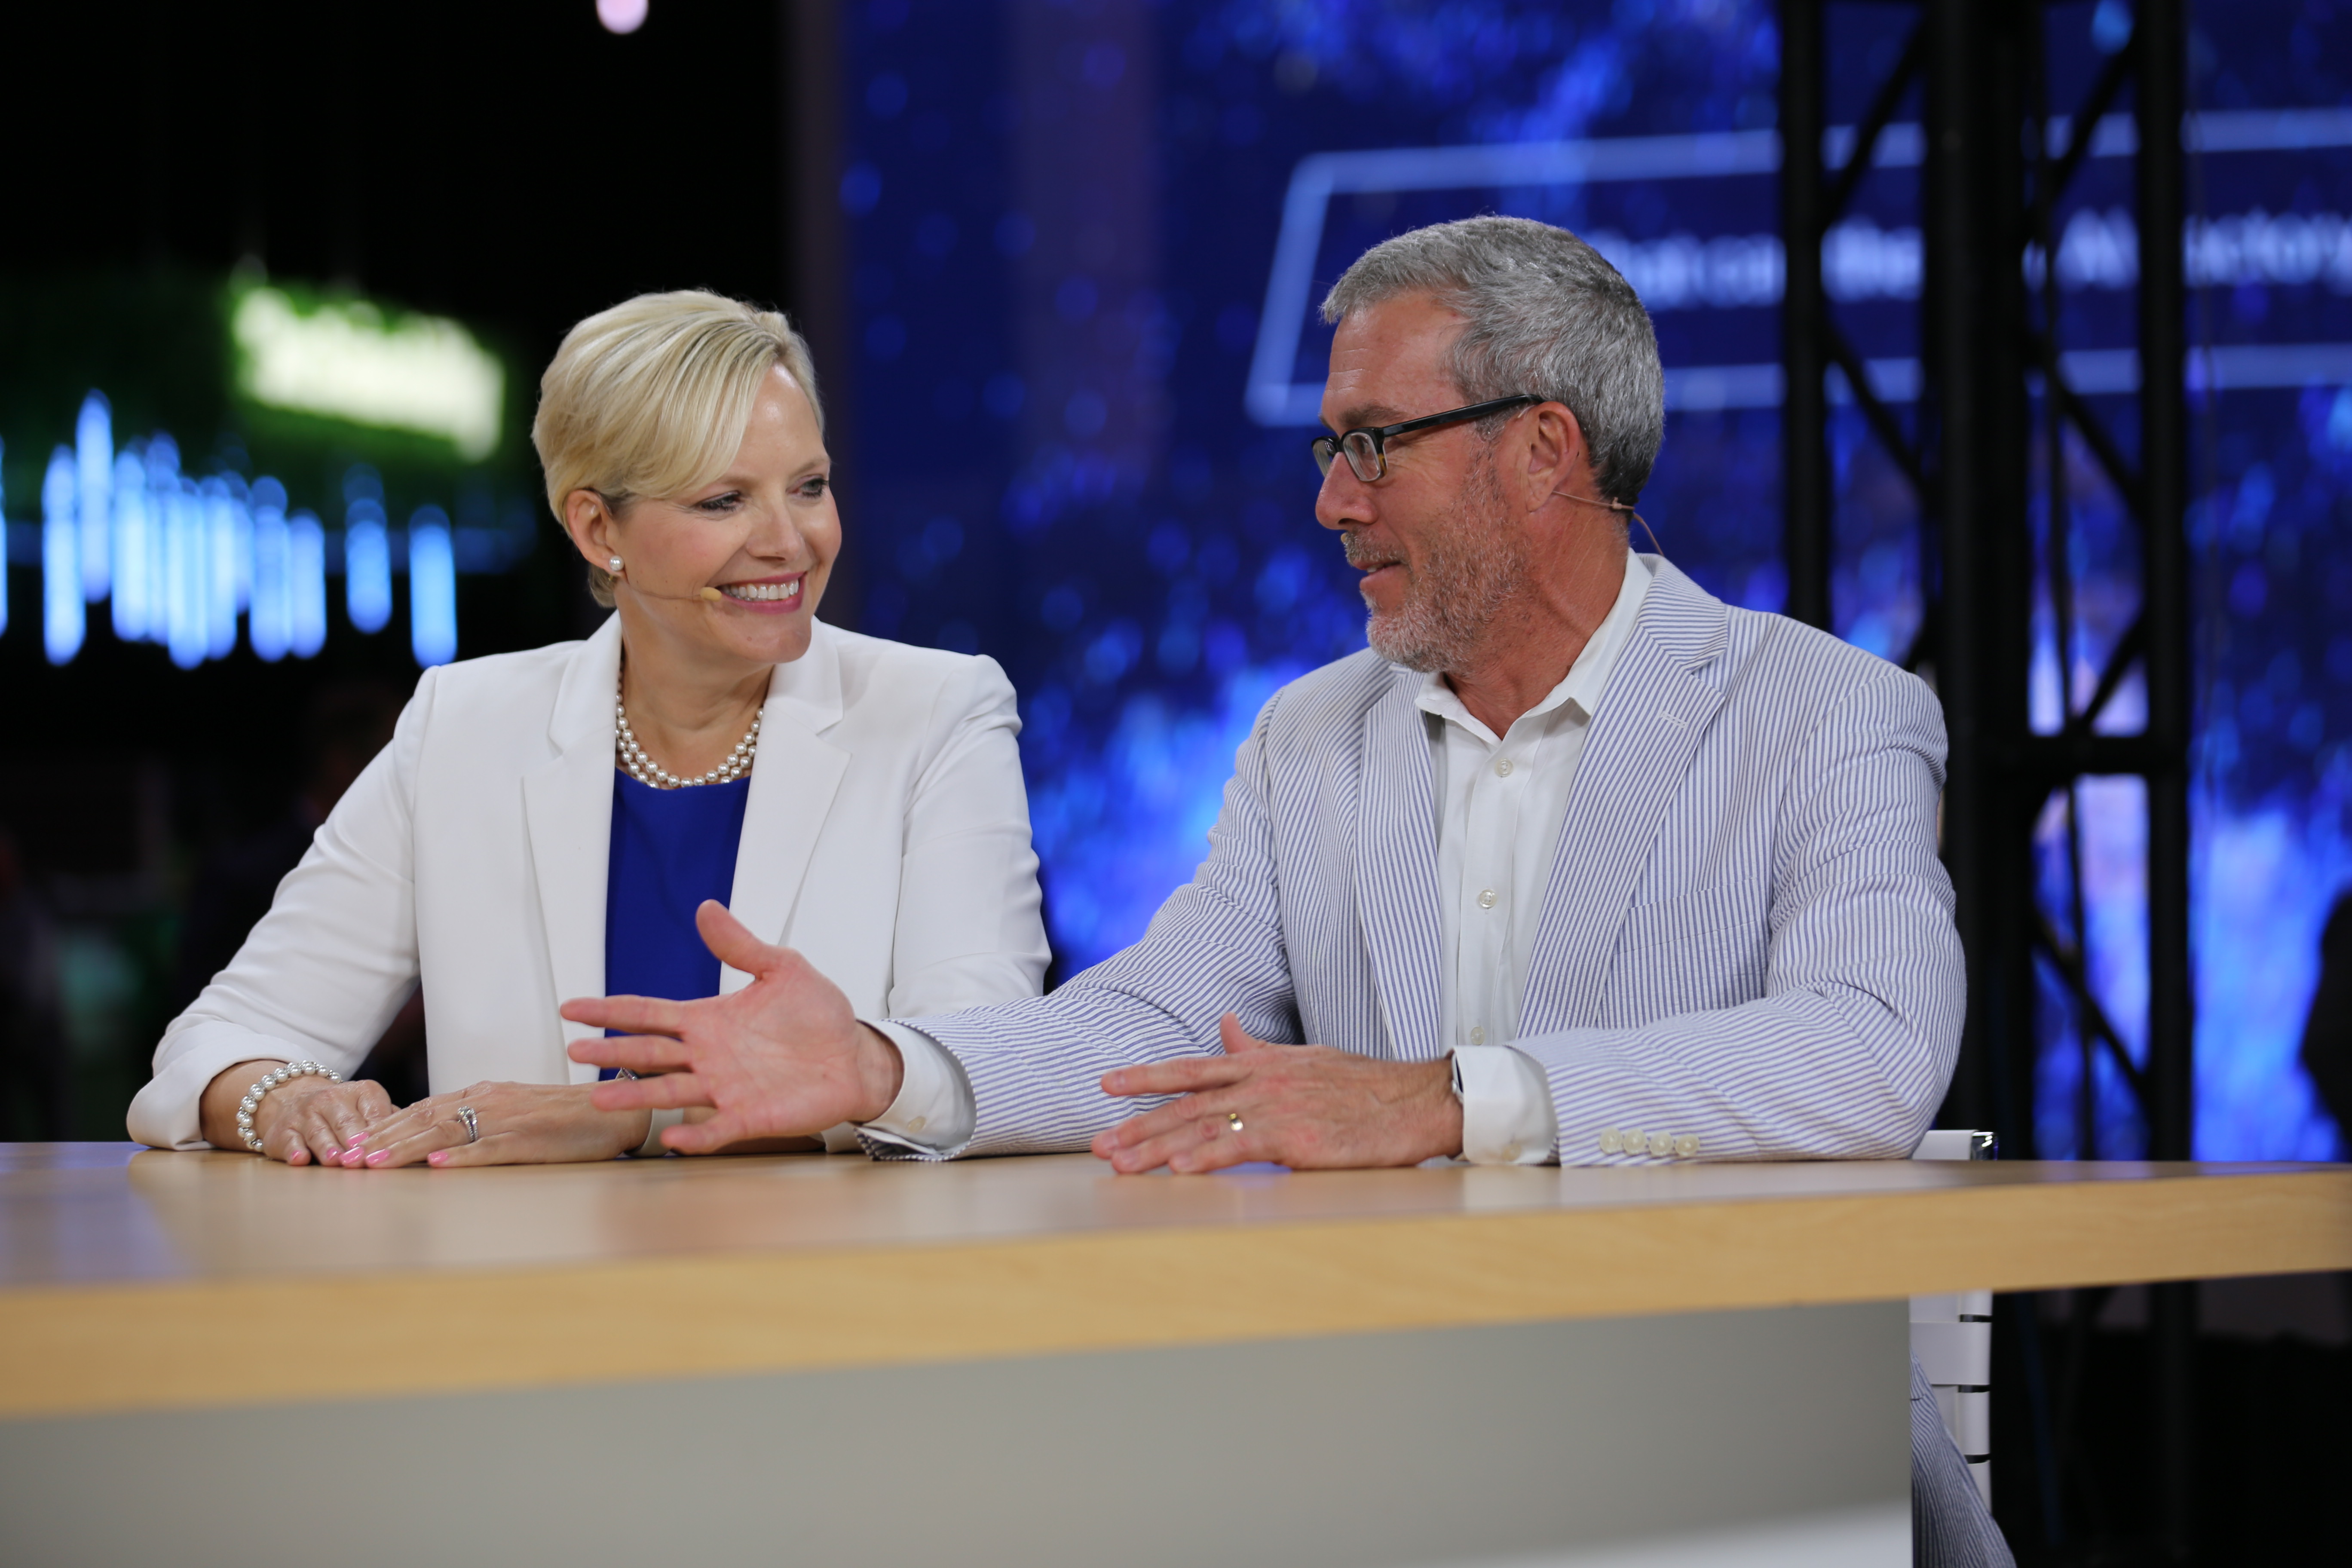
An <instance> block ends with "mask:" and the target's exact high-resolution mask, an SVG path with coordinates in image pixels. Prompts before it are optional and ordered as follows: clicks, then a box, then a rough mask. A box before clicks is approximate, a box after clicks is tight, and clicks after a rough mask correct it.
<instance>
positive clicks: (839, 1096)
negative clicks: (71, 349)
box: [562, 899, 906, 1154]
mask: <svg viewBox="0 0 2352 1568" xmlns="http://www.w3.org/2000/svg"><path fill="white" fill-rule="evenodd" d="M694 923H695V927H696V929H697V930H698V931H701V933H702V940H703V942H704V943H705V944H706V945H708V946H709V949H710V951H711V952H714V953H717V954H718V955H719V962H720V963H727V964H731V965H733V966H734V967H735V968H737V969H740V970H741V971H743V972H744V973H747V974H749V975H751V984H749V985H746V986H745V987H744V988H743V989H742V990H740V991H738V992H736V993H735V994H733V995H731V996H711V997H706V998H704V999H703V1000H701V1001H698V1002H664V1001H660V1000H657V999H656V998H654V997H650V996H604V997H583V998H582V999H580V1000H577V1001H572V1002H566V1003H565V1004H564V1005H563V1008H562V1012H563V1016H565V1017H566V1018H569V1019H571V1020H572V1022H573V1023H575V1024H589V1025H593V1026H595V1027H597V1028H600V1029H625V1030H626V1031H628V1033H626V1034H624V1035H615V1036H611V1037H604V1038H601V1039H587V1040H575V1041H573V1042H572V1051H571V1054H572V1060H573V1061H576V1062H589V1063H593V1065H595V1066H597V1067H600V1068H628V1069H629V1070H630V1071H632V1072H635V1073H638V1074H640V1075H643V1076H640V1077H639V1078H637V1079H635V1080H631V1079H614V1081H612V1082H610V1083H601V1084H598V1085H597V1086H596V1091H595V1093H594V1095H593V1097H592V1098H593V1101H594V1103H595V1106H596V1109H597V1110H667V1109H669V1108H671V1107H674V1106H697V1105H707V1106H710V1107H713V1108H715V1109H716V1110H718V1112H719V1114H718V1115H716V1116H713V1117H712V1118H710V1119H709V1121H699V1122H692V1123H682V1124H680V1125H678V1126H676V1127H673V1128H671V1129H669V1130H668V1131H666V1132H664V1133H663V1134H662V1142H664V1143H665V1144H667V1146H668V1147H670V1148H672V1149H675V1150H677V1152H679V1153H681V1154H707V1153H709V1152H711V1151H713V1150H715V1149H721V1148H724V1147H725V1146H726V1145H728V1144H730V1143H734V1142H740V1141H741V1140H743V1139H747V1138H797V1137H807V1136H810V1135H813V1134H815V1133H819V1132H823V1131H824V1130H825V1129H826V1128H828V1127H833V1126H835V1125H837V1124H839V1123H841V1122H844V1121H873V1120H874V1119H875V1118H876V1117H877V1116H880V1115H881V1114H882V1113H883V1112H884V1111H886V1110H889V1109H890V1102H891V1101H892V1100H896V1099H898V1085H899V1082H900V1080H901V1079H902V1078H903V1077H904V1075H905V1071H906V1068H905V1064H904V1063H903V1062H901V1061H900V1060H899V1058H898V1047H895V1046H893V1045H892V1044H891V1043H890V1042H889V1041H888V1040H887V1039H886V1038H885V1037H883V1036H882V1035H881V1033H880V1032H879V1031H877V1030H875V1029H871V1028H868V1027H866V1026H865V1025H863V1024H860V1023H859V1022H858V1021H857V1016H856V1014H855V1013H853V1012H852V1011H851V1010H850V1006H849V998H848V997H846V996H845V995H843V994H841V987H839V986H837V985H835V984H834V983H833V982H832V981H830V980H827V979H826V978H825V977H824V975H822V974H819V973H817V972H816V971H815V969H814V968H813V967H811V966H810V964H809V962H808V960H806V959H804V958H803V957H802V956H801V955H800V954H799V953H797V952H793V950H792V949H791V948H788V947H771V946H769V945H768V944H767V943H766V942H761V940H760V939H759V938H758V937H755V936H753V935H752V934H751V931H749V930H748V929H746V928H745V926H744V924H743V922H742V921H739V920H737V919H736V918H735V917H734V916H733V915H731V914H730V913H728V911H727V910H726V908H725V906H723V905H721V904H720V903H719V901H718V900H715V899H713V900H706V901H705V902H704V903H703V905H702V907H701V908H700V909H698V910H695V911H694ZM656 1074H659V1075H660V1076H659V1077H656V1076H654V1075H656Z"/></svg>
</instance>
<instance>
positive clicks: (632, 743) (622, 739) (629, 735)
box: [613, 697, 768, 789]
mask: <svg viewBox="0 0 2352 1568" xmlns="http://www.w3.org/2000/svg"><path fill="white" fill-rule="evenodd" d="M767 711H768V710H767V708H766V706H765V705H764V704H762V705H761V709H760V710H759V712H757V713H754V714H752V715H751V730H750V731H749V732H748V733H746V734H745V735H744V737H743V738H742V739H741V740H740V741H738V742H735V749H734V750H733V751H731V752H728V753H727V760H726V761H725V762H723V763H719V765H718V766H717V767H715V768H713V769H711V770H710V771H709V773H705V774H703V775H702V776H701V777H700V778H694V779H682V778H680V777H678V776H677V774H676V773H671V772H670V771H669V770H668V769H667V768H665V767H663V766H662V765H661V764H660V763H657V762H656V761H654V760H653V758H651V757H649V756H647V755H646V749H645V748H644V747H643V746H640V745H639V744H637V737H636V736H635V733H633V732H632V731H630V729H629V705H628V702H627V701H626V700H625V699H622V698H617V697H616V698H615V699H614V703H613V721H614V731H613V748H614V751H616V752H619V753H620V758H621V766H622V767H624V768H625V769H627V770H628V773H629V776H630V777H631V778H633V779H635V780H636V781H637V782H638V783H639V784H650V785H652V786H653V787H654V788H655V789H690V788H692V787H693V786H694V785H696V784H733V783H734V782H735V781H736V780H737V779H740V778H741V777H742V776H743V775H744V774H745V773H750V772H751V759H752V758H753V757H756V756H758V755H759V754H760V720H761V718H762V717H763V716H764V715H765V714H766V713H767Z"/></svg>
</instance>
